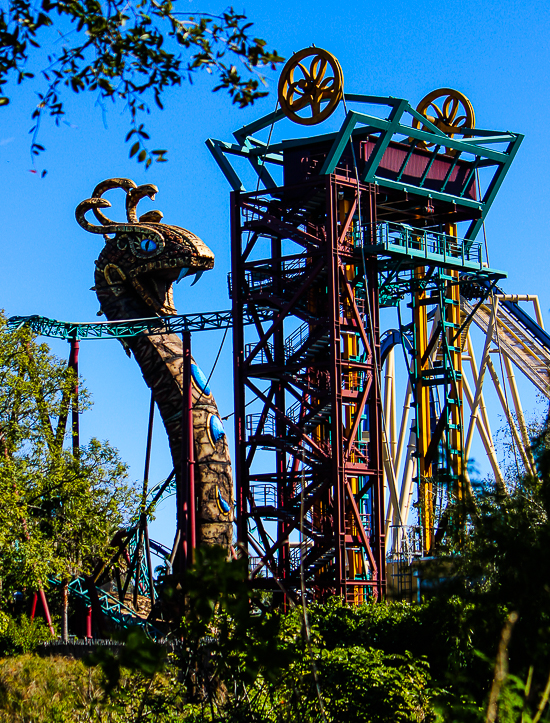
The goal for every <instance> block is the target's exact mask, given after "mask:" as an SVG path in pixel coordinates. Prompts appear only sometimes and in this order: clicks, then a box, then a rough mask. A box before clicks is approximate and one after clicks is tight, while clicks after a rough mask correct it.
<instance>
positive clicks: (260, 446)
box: [231, 176, 385, 603]
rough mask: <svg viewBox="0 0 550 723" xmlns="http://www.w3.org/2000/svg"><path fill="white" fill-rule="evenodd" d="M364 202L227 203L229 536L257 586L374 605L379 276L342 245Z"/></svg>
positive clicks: (379, 533)
mask: <svg viewBox="0 0 550 723" xmlns="http://www.w3.org/2000/svg"><path fill="white" fill-rule="evenodd" d="M374 193H375V191H374V187H373V186H370V185H364V184H361V185H360V186H359V189H358V187H357V185H356V184H355V183H353V182H350V181H347V180H343V181H341V180H339V179H336V178H335V177H334V176H327V177H323V178H321V179H317V180H315V181H314V182H311V183H310V184H308V185H307V187H306V188H303V187H300V188H296V187H293V188H291V189H288V195H286V194H285V195H283V196H282V197H281V198H279V197H278V198H277V199H276V200H275V202H274V201H273V198H272V197H271V196H270V194H268V193H250V194H235V195H234V196H233V211H232V218H233V226H232V235H233V263H232V287H231V290H232V298H233V326H234V333H233V338H234V358H235V425H236V444H237V451H236V479H237V516H238V537H239V542H240V544H241V546H242V548H244V549H246V550H247V551H248V553H249V555H250V558H251V561H252V562H251V576H252V579H253V580H254V582H255V584H256V585H257V586H260V587H264V588H267V589H270V590H272V591H281V590H282V591H283V593H284V594H285V595H289V596H291V597H292V596H293V595H294V594H295V592H296V590H298V589H299V588H300V587H302V588H303V589H307V591H308V595H310V596H314V597H317V598H324V597H326V596H327V595H329V594H334V593H336V594H339V595H341V596H343V597H345V598H346V599H347V600H349V601H350V602H356V603H358V602H360V601H362V600H366V599H367V598H374V599H376V598H381V597H382V596H383V594H384V588H385V577H384V574H385V573H384V560H385V552H384V533H383V518H382V514H381V511H382V508H383V497H382V474H383V471H382V436H381V428H380V420H381V399H380V386H379V359H380V357H379V355H380V349H379V338H378V335H379V331H378V274H377V266H376V256H373V255H368V254H364V253H363V252H362V250H361V244H355V243H354V239H353V234H352V233H351V230H352V224H353V222H354V219H355V218H356V215H357V212H358V207H359V206H360V205H361V206H362V208H363V213H364V214H365V219H366V220H368V221H369V222H370V223H372V222H374V221H375V218H374V216H371V215H370V212H372V213H373V214H374V205H373V195H374ZM369 209H370V211H369ZM306 214H310V217H311V216H313V217H315V218H317V219H318V221H317V222H316V223H315V222H313V221H310V222H308V223H305V222H304V217H305V215H306ZM262 310H271V311H272V318H271V320H270V322H269V323H267V324H264V323H263V322H262V321H261V320H260V314H261V311H262ZM245 311H247V312H248V314H249V315H250V316H252V317H256V318H257V323H256V324H255V325H254V327H249V328H247V329H246V330H245V327H244V325H243V324H242V322H241V319H242V318H243V313H244V312H245Z"/></svg>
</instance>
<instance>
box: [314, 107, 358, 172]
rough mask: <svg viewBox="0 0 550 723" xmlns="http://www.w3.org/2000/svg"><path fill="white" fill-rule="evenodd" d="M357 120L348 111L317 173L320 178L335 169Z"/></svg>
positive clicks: (353, 114) (351, 112)
mask: <svg viewBox="0 0 550 723" xmlns="http://www.w3.org/2000/svg"><path fill="white" fill-rule="evenodd" d="M357 120H358V114H357V113H355V112H354V111H351V110H350V111H348V113H347V115H346V119H345V120H344V122H343V124H342V127H341V128H340V130H339V131H338V133H337V134H336V138H335V139H334V143H333V144H332V148H331V149H330V151H329V154H328V156H327V157H326V159H325V162H324V163H323V167H322V168H321V170H320V171H319V175H320V176H324V175H329V174H331V173H334V169H335V168H336V166H337V164H338V161H339V160H340V158H341V157H342V153H343V152H344V148H345V147H346V146H347V144H348V141H349V139H350V137H351V134H352V132H353V129H354V128H355V126H356V125H357Z"/></svg>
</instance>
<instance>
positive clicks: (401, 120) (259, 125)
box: [206, 94, 523, 243]
mask: <svg viewBox="0 0 550 723" xmlns="http://www.w3.org/2000/svg"><path fill="white" fill-rule="evenodd" d="M345 100H346V104H349V105H353V104H355V103H357V104H360V105H361V106H364V105H368V106H369V107H370V108H373V109H374V111H373V112H371V113H364V112H359V111H355V110H347V111H346V116H345V119H344V121H343V123H342V126H341V127H340V130H339V131H338V132H336V133H328V134H324V135H321V136H315V137H313V138H294V139H291V140H285V141H281V142H275V143H270V144H269V145H267V144H266V143H265V142H263V141H262V140H260V139H259V138H257V137H255V134H256V133H258V132H260V131H261V130H263V129H264V128H267V127H269V126H274V125H275V124H276V123H278V122H279V121H281V120H282V119H283V118H284V113H283V112H282V111H281V110H278V111H276V112H274V113H269V114H268V115H266V116H264V117H263V118H260V119H258V120H257V121H254V122H253V123H250V124H249V125H247V126H244V127H243V128H241V129H239V130H238V131H235V132H234V133H233V136H234V138H235V141H236V142H235V143H227V142H224V141H220V140H214V139H208V140H207V141H206V145H207V146H208V148H209V150H210V151H211V153H212V155H213V156H214V158H215V159H216V162H217V163H218V165H219V167H220V169H221V171H222V172H223V174H224V175H225V177H226V179H227V181H228V182H229V184H230V185H231V187H232V188H233V190H234V191H240V192H244V191H246V188H245V185H244V182H243V180H242V178H241V177H240V176H239V175H238V173H237V170H236V168H235V166H234V165H233V164H232V163H231V161H230V159H232V158H236V157H241V158H244V159H246V160H247V161H248V162H249V163H250V165H251V167H252V169H253V170H254V172H255V174H256V175H257V177H258V179H259V182H261V183H262V184H263V185H264V187H265V188H270V189H273V188H276V187H277V186H278V185H280V184H277V182H276V180H275V179H274V177H273V175H272V174H271V172H270V170H271V169H272V168H273V167H274V166H275V167H277V166H285V169H284V170H285V179H284V183H288V182H289V180H291V182H296V181H297V180H298V179H297V177H296V168H293V169H290V168H289V165H290V164H289V161H290V160H291V157H292V156H293V155H294V156H295V157H296V164H297V166H298V164H299V165H301V168H302V172H303V171H304V169H311V168H312V167H315V171H314V172H315V175H318V176H328V175H330V174H331V173H336V174H338V175H343V176H347V177H348V178H356V177H357V178H358V180H360V181H361V182H362V183H374V184H376V185H377V186H378V187H379V189H381V190H384V191H385V192H386V199H385V201H383V202H382V204H380V201H382V199H379V205H381V206H383V205H385V206H386V210H387V212H388V213H389V214H390V215H391V213H392V210H394V209H395V208H396V205H395V204H396V202H397V205H398V206H399V212H400V214H401V217H402V216H403V212H404V211H405V210H406V206H407V204H408V205H410V206H411V210H410V211H409V213H410V215H411V218H414V217H415V216H416V217H418V210H419V209H421V208H422V207H424V208H425V209H427V213H428V215H429V216H430V217H431V218H429V219H428V222H429V225H433V224H436V225H437V224H440V223H441V217H442V215H443V216H445V217H446V218H445V220H444V222H450V221H452V222H458V221H461V220H466V219H467V220H470V225H469V227H468V230H467V232H466V234H465V239H466V240H467V242H468V243H469V242H471V241H473V240H474V239H475V238H476V235H477V233H478V232H479V230H480V229H481V226H482V224H483V220H484V218H485V216H486V215H487V213H488V211H489V209H490V207H491V204H492V203H493V201H494V199H495V197H496V194H497V193H498V190H499V188H500V186H501V184H502V182H503V180H504V177H505V176H506V173H507V171H508V168H509V167H510V164H511V162H512V160H513V159H514V156H515V154H516V153H517V151H518V149H519V146H520V144H521V141H522V140H523V136H522V135H521V134H519V133H510V132H501V131H493V130H482V129H479V128H475V129H471V130H470V131H467V130H466V129H465V132H466V133H467V134H468V135H469V137H467V138H464V139H462V140H457V139H455V138H450V137H449V136H447V135H445V134H444V133H443V131H441V130H440V129H439V128H437V126H435V125H434V124H432V123H430V121H428V120H427V119H426V117H425V116H423V115H421V114H420V113H419V112H418V111H416V110H415V109H414V108H413V107H412V106H411V105H410V104H409V102H408V101H407V100H404V99H401V98H392V97H381V96H371V95H361V94H346V97H345ZM414 120H416V121H419V122H420V124H421V126H420V127H419V128H414V127H412V125H411V123H412V121H414ZM427 145H428V146H429V147H430V148H429V150H428V149H427V148H426V146H427ZM306 147H307V149H308V153H307V154H306V155H304V153H303V151H304V148H306ZM482 169H483V170H485V171H488V172H489V173H490V178H489V179H488V182H487V186H486V191H485V193H484V195H483V196H482V197H481V198H477V194H476V175H477V173H478V172H479V171H480V170H482ZM290 173H292V179H290V177H289V176H290ZM409 200H414V203H412V204H409ZM404 201H405V203H404ZM449 206H452V207H454V211H453V214H454V218H452V219H451V218H449ZM412 207H415V208H412ZM382 210H383V209H382V207H381V208H379V212H378V218H379V220H381V219H382V218H383V216H382V213H381V212H382ZM416 225H418V224H416Z"/></svg>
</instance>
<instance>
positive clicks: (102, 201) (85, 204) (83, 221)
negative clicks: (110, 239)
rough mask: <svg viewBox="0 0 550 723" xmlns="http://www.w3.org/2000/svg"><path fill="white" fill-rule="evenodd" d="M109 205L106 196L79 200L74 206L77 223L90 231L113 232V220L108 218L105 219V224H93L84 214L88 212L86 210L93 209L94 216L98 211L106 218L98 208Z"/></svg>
mask: <svg viewBox="0 0 550 723" xmlns="http://www.w3.org/2000/svg"><path fill="white" fill-rule="evenodd" d="M110 205H111V204H110V203H109V201H107V199H106V198H87V199H86V200H85V201H81V202H80V203H79V204H78V206H77V207H76V211H75V212H74V214H75V217H76V220H77V223H78V224H79V226H82V228H83V229H85V230H86V231H89V232H90V233H101V234H106V233H113V232H114V227H115V226H116V224H115V223H114V222H113V221H109V219H107V221H108V223H107V224H103V225H102V226H94V225H93V224H91V223H90V222H89V221H88V219H87V218H86V214H87V213H88V211H93V212H94V214H95V216H96V217H97V215H98V213H99V214H101V215H102V216H103V217H104V218H107V217H106V216H104V215H103V214H102V213H101V211H99V209H100V208H109V207H110ZM110 227H111V228H113V231H111V230H110Z"/></svg>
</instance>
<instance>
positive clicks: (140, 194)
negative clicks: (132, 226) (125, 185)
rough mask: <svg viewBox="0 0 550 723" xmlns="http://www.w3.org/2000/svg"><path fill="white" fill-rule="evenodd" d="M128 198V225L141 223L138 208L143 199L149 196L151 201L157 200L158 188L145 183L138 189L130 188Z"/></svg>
mask: <svg viewBox="0 0 550 723" xmlns="http://www.w3.org/2000/svg"><path fill="white" fill-rule="evenodd" d="M127 193H128V195H127V196H126V217H127V219H128V223H139V221H138V217H137V213H136V207H137V205H138V203H139V202H140V201H141V199H142V198H144V197H145V196H148V197H149V198H150V199H151V200H153V199H154V198H155V194H156V193H158V188H157V187H156V186H153V184H152V183H145V184H143V186H137V187H136V188H130V190H129V191H128V192H127Z"/></svg>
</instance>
